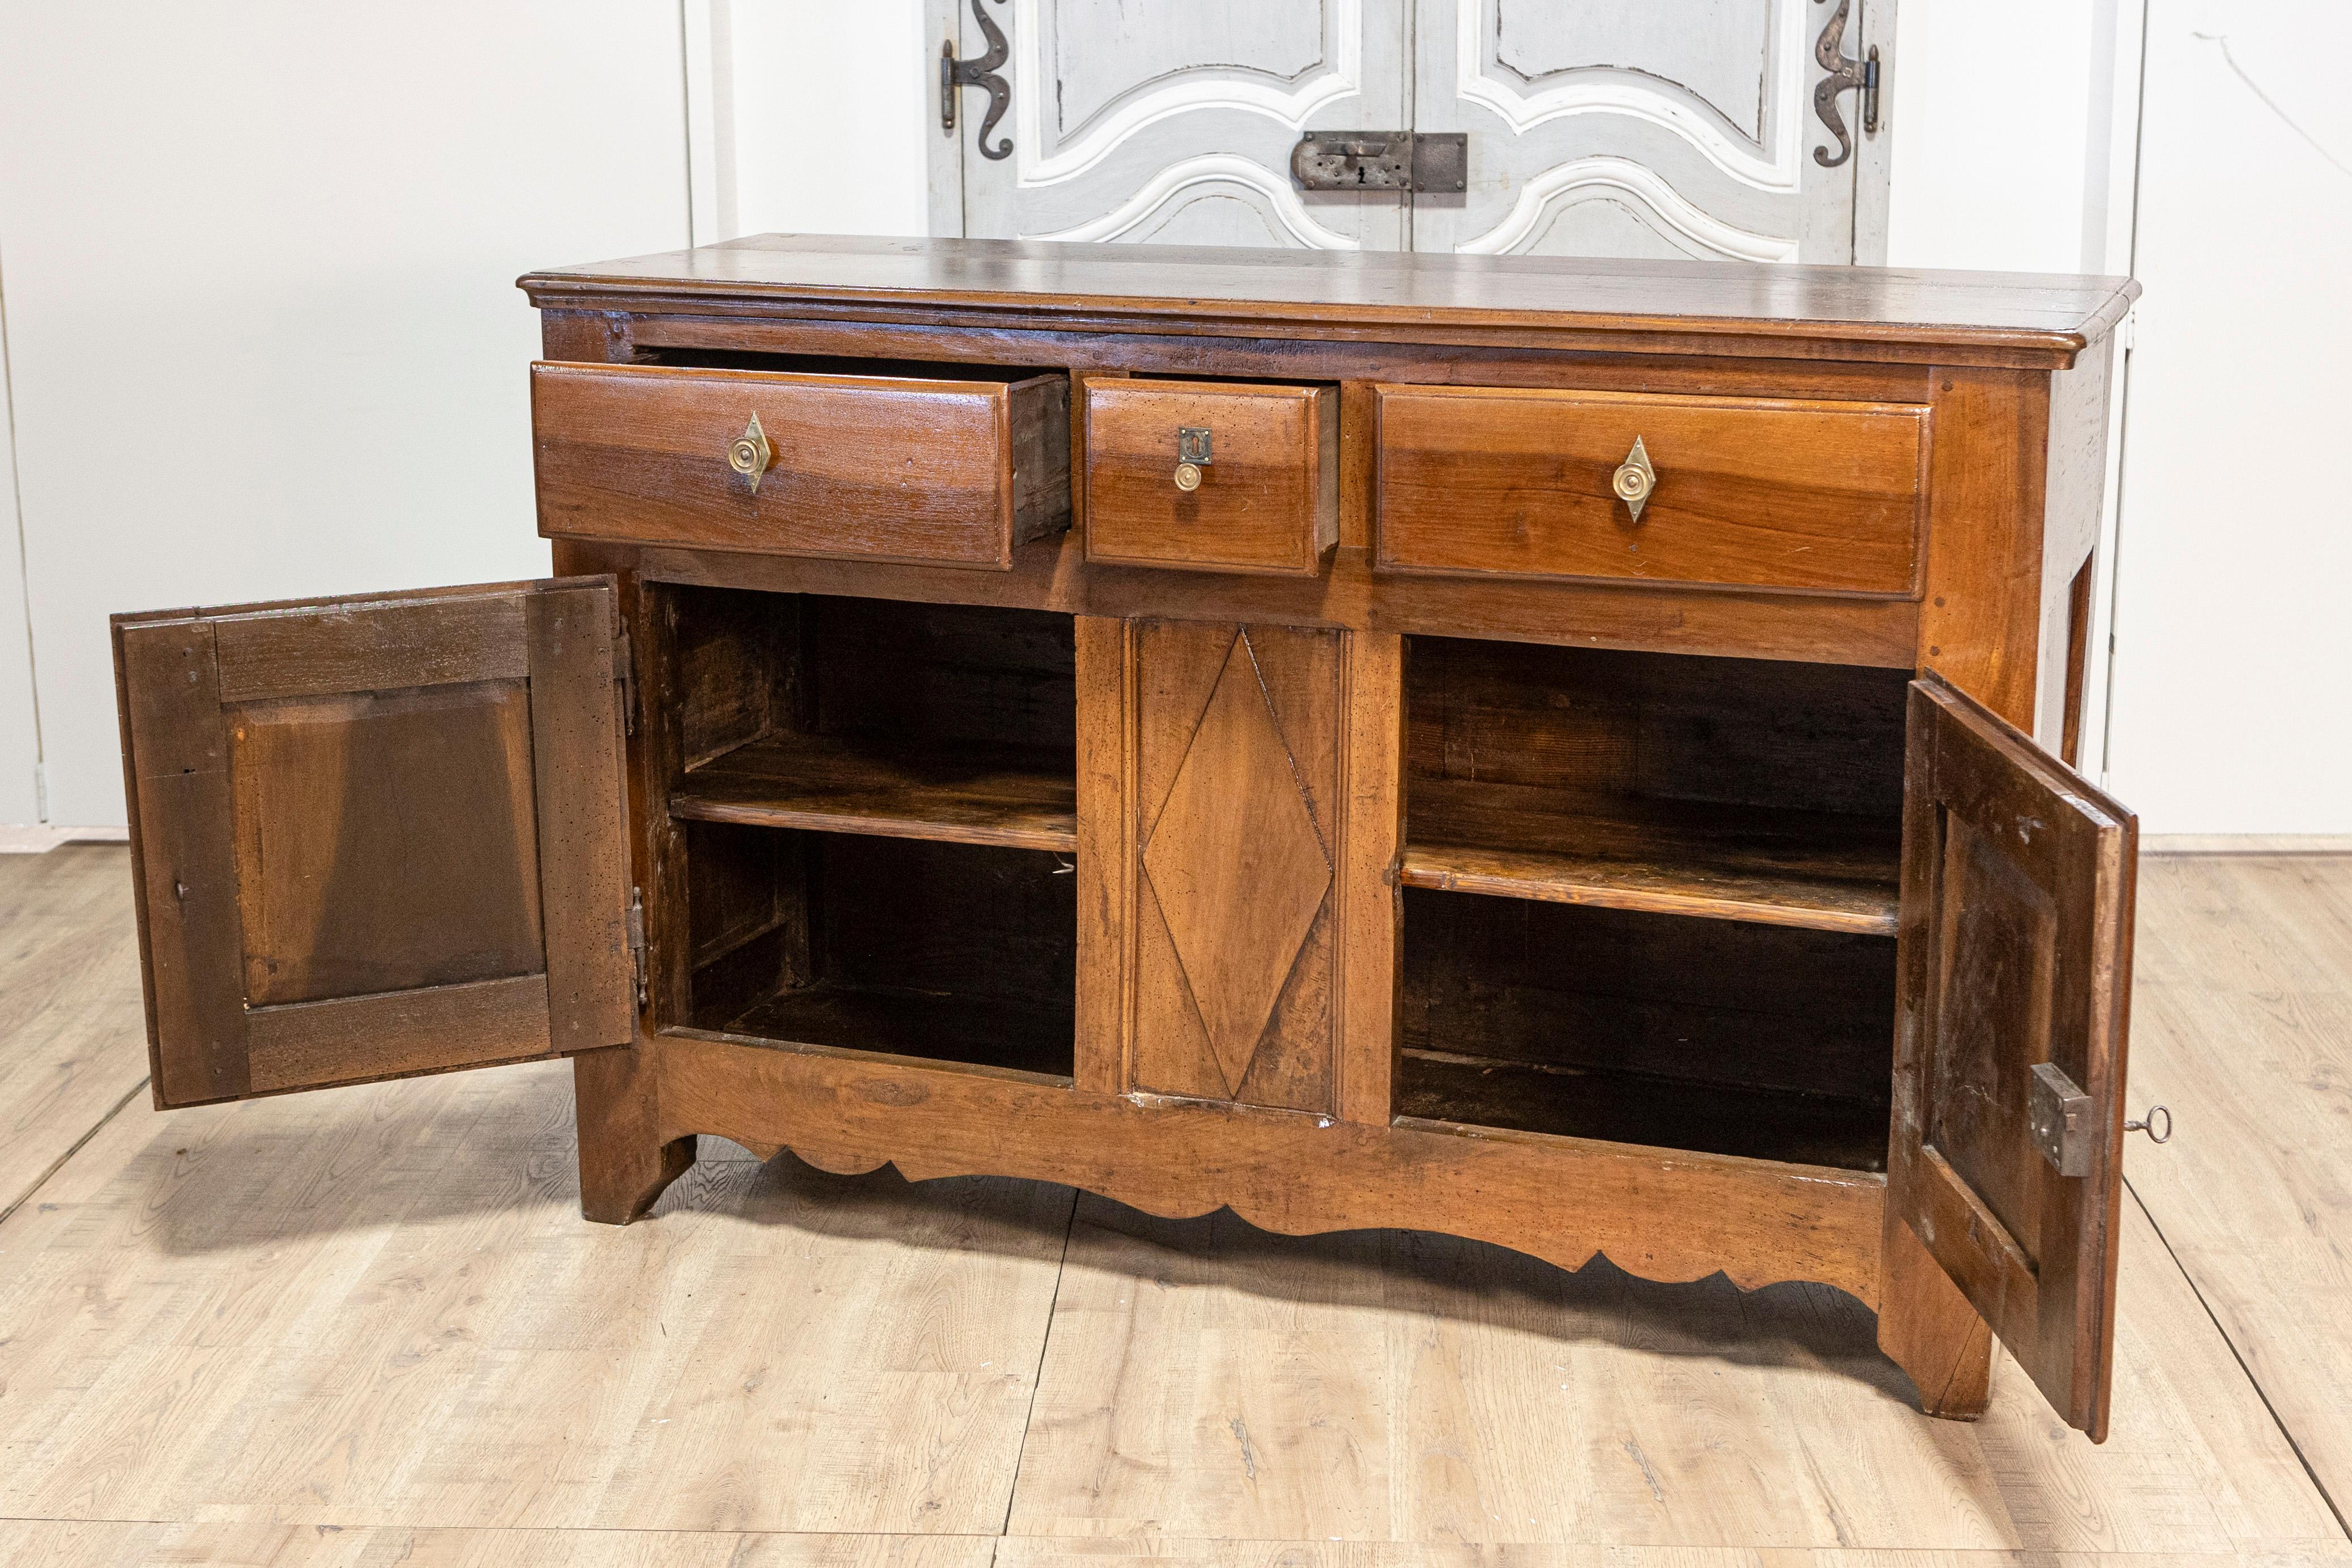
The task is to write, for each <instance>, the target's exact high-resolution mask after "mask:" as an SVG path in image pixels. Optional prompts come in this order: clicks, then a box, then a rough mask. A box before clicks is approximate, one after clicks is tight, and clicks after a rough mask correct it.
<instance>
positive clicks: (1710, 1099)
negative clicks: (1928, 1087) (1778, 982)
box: [1396, 1049, 1887, 1171]
mask: <svg viewBox="0 0 2352 1568" xmlns="http://www.w3.org/2000/svg"><path fill="white" fill-rule="evenodd" d="M1398 1069H1399V1071H1398V1081H1397V1092H1396V1110H1397V1114H1398V1115H1399V1116H1400V1117H1406V1116H1410V1117H1415V1118H1418V1119H1420V1120H1423V1121H1431V1122H1444V1123H1448V1124H1454V1125H1467V1126H1476V1127H1500V1128H1507V1129H1510V1130H1513V1131H1516V1132H1522V1133H1550V1134H1559V1135H1561V1136H1565V1137H1574V1138H1600V1139H1604V1140H1606V1141H1608V1142H1610V1143H1616V1144H1639V1145H1644V1146H1647V1147H1652V1148H1667V1149H1686V1150H1689V1151H1691V1152H1693V1153H1696V1154H1710V1155H1742V1156H1744V1157H1746V1158H1748V1159H1765V1160H1779V1161H1783V1162H1787V1163H1789V1164H1793V1165H1809V1166H1836V1167H1838V1168H1839V1169H1842V1170H1855V1171H1884V1170H1885V1168H1886V1138H1887V1110H1886V1107H1885V1105H1882V1104H1875V1103H1871V1102H1869V1101H1864V1100H1847V1099H1838V1098H1832V1097H1830V1096H1827V1095H1814V1094H1790V1093H1779V1092H1772V1091H1770V1090H1762V1089H1745V1088H1738V1087H1734V1086H1729V1085H1724V1084H1715V1083H1696V1082H1681V1081H1677V1080H1671V1079H1661V1078H1650V1077H1643V1076H1637V1075H1635V1074H1632V1073H1623V1072H1603V1071H1583V1070H1580V1069H1575V1068H1566V1067H1554V1066H1549V1065H1538V1064H1533V1063H1526V1062H1510V1061H1493V1060H1489V1059H1484V1058H1478V1057H1469V1056H1455V1055H1451V1054H1448V1053H1446V1052H1444V1051H1416V1050H1411V1049H1408V1050H1406V1051H1404V1052H1403V1053H1402V1057H1401V1059H1400V1061H1399V1063H1398Z"/></svg>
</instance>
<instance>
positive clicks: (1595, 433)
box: [1377, 386, 1927, 595]
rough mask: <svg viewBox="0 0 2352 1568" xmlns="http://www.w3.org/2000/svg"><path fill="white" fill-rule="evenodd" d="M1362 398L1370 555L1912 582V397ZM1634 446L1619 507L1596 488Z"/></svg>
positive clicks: (1698, 575)
mask: <svg viewBox="0 0 2352 1568" xmlns="http://www.w3.org/2000/svg"><path fill="white" fill-rule="evenodd" d="M1377 407H1378V411H1379V413H1378V418H1379V427H1380V428H1379V436H1378V440H1379V479H1378V482H1377V486H1378V500H1377V504H1378V507H1379V530H1380V544H1379V564H1380V565H1381V566H1382V567H1383V568H1387V569H1389V570H1398V571H1432V572H1481V573H1496V574H1499V575H1503V576H1511V577H1575V578H1615V579H1635V580H1644V581H1654V582H1673V583H1687V584H1692V585H1695V586H1715V587H1724V588H1774V589H1810V590H1812V591H1818V592H1836V593H1874V594H1890V595H1892V594H1908V593H1911V592H1913V591H1915V588H1916V581H1917V577H1918V566H1919V559H1920V555H1921V538H1922V533H1923V528H1924V523H1925V519H1926V515H1927V511H1926V498H1927V492H1926V475H1927V409H1926V408H1925V407H1922V406H1919V405H1916V404H1909V403H1859V402H1769V401H1752V400H1736V399H1730V398H1703V397H1663V396H1653V395H1648V394H1642V393H1612V392H1541V391H1519V390H1505V389H1492V388H1471V387H1402V386H1383V387H1381V388H1379V389H1378V392H1377ZM1637 440H1638V441H1639V442H1640V443H1641V444H1642V448H1643V453H1644V454H1645V455H1646V456H1647V459H1648V462H1649V464H1650V466H1651V469H1652V470H1653V472H1654V480H1652V481H1651V484H1650V488H1649V492H1648V495H1647V497H1646V498H1645V499H1644V502H1643V507H1642V508H1641V515H1640V517H1639V518H1638V519H1637V518H1636V517H1634V516H1633V507H1632V506H1631V505H1630V504H1629V503H1628V502H1626V501H1625V500H1623V499H1622V498H1621V497H1620V496H1619V494H1618V492H1617V490H1616V488H1615V484H1616V476H1617V473H1618V470H1619V469H1620V467H1621V466H1624V465H1627V463H1628V460H1629V458H1630V457H1631V456H1632V454H1633V445H1634V443H1635V442H1636V441H1637ZM1627 483H1628V486H1629V487H1632V488H1638V487H1639V482H1638V481H1634V480H1628V481H1627Z"/></svg>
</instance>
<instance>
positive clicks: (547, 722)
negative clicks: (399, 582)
mask: <svg viewBox="0 0 2352 1568" xmlns="http://www.w3.org/2000/svg"><path fill="white" fill-rule="evenodd" d="M614 625H615V621H614V591H613V587H612V584H611V581H610V580H609V579H585V580H567V581H559V582H551V583H543V584H530V585H513V586H501V587H494V588H482V589H457V590H446V591H434V592H430V593H425V594H416V595H404V596H393V597H378V598H373V599H352V600H338V601H324V602H320V603H316V604H308V605H294V606H274V607H273V606H257V607H251V608H246V609H238V610H229V611H215V612H172V613H165V614H162V615H151V616H126V617H119V618H117V621H116V622H115V633H114V634H115V647H116V658H117V667H118V675H119V680H120V684H121V694H122V699H123V704H122V706H123V752H124V767H125V771H126V773H127V775H128V779H127V782H128V785H129V791H130V795H131V807H132V838H133V848H134V854H135V857H136V859H137V862H138V865H139V886H138V894H139V914H140V929H141V935H142V944H143V948H144V955H145V957H146V971H147V977H148V988H149V1025H150V1040H151V1043H152V1051H153V1056H154V1081H155V1095H156V1099H157V1102H158V1103H161V1104H166V1105H178V1104H189V1103H196V1102H200V1101H205V1100H218V1099H228V1098H235V1097H237V1096H240V1095H245V1094H248V1093H268V1092H276V1091H279V1090H286V1089H299V1088H310V1087H317V1086H320V1085H322V1084H326V1083H333V1082H352V1081H356V1080H362V1079H369V1078H377V1077H384V1076H392V1075H397V1074H403V1073H408V1072H420V1071H439V1070H442V1069H446V1068H450V1067H462V1066H475V1065H483V1064H487V1063H488V1062H492V1061H512V1060H516V1059H519V1058H523V1057H531V1056H544V1055H550V1054H554V1053H557V1052H561V1051H577V1050H583V1049H589V1048H593V1047H599V1046H608V1045H617V1044H623V1043H625V1042H626V1041H627V1040H629V1039H630V1036H631V1031H632V1028H633V1022H634V1016H635V1007H634V1001H635V986H634V976H633V965H632V961H631V957H630V954H629V951H628V932H627V913H628V886H627V883H628V875H627V861H626V846H625V837H624V826H623V824H624V810H623V796H622V785H621V754H620V724H619V706H618V688H617V687H616V685H615V684H614Z"/></svg>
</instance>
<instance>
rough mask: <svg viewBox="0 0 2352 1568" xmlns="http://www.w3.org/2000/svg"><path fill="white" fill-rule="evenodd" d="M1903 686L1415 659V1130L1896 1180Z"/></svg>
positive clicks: (1833, 677) (1628, 660)
mask: <svg viewBox="0 0 2352 1568" xmlns="http://www.w3.org/2000/svg"><path fill="white" fill-rule="evenodd" d="M1907 679H1908V675H1907V673H1906V672H1905V671H1901V670H1879V669H1867V668H1859V667H1852V666H1843V665H1832V664H1791V663H1779V662H1772V661H1764V660H1750V659H1713V658H1698V657H1692V656H1687V655H1675V654H1654V653H1619V652H1614V651H1607V650H1596V649H1582V648H1556V647H1547V646H1535V645H1528V644H1518V643H1490V642H1475V641H1470V640H1465V639H1451V638H1434V637H1414V638H1411V639H1409V640H1408V646H1407V658H1406V682H1405V686H1406V696H1405V701H1406V733H1407V746H1406V781H1405V811H1406V828H1405V841H1406V848H1405V856H1404V867H1403V879H1402V880H1403V881H1404V883H1405V884H1406V888H1407V892H1406V894H1405V899H1404V956H1403V973H1402V977H1401V982H1402V983H1401V987H1400V994H1401V997H1402V1011H1401V1016H1400V1019H1399V1037H1400V1047H1401V1051H1400V1057H1399V1068H1398V1080H1397V1089H1396V1110H1397V1112H1398V1113H1399V1114H1401V1115H1407V1116H1415V1117H1424V1118H1430V1119H1433V1120H1439V1121H1445V1122H1454V1123H1467V1124H1477V1125H1487V1126H1501V1127H1511V1128H1516V1129H1519V1130H1523V1131H1531V1132H1545V1133H1560V1134H1573V1135H1576V1136H1581V1137H1597V1138H1608V1139H1612V1140H1614V1141H1619V1142H1626V1143H1639V1144H1648V1145H1663V1146H1668V1147H1675V1148H1683V1149H1692V1150H1699V1151H1705V1152H1710V1153H1719V1154H1738V1155H1752V1156H1756V1157H1761V1158H1771V1159H1781V1160H1790V1161H1796V1162H1800V1163H1804V1164H1816V1165H1831V1166H1844V1167H1847V1168H1853V1169H1867V1170H1876V1169H1883V1168H1884V1166H1885V1151H1886V1131H1887V1124H1886V1117H1887V1103H1888V1092H1889V1079H1890V1073H1891V1063H1892V1051H1893V1040H1894V1008H1895V942H1894V931H1895V906H1896V878H1897V870H1898V859H1899V855H1898V852H1899V846H1900V837H1901V812H1902V790H1903V725H1904V700H1905V686H1906V682H1907Z"/></svg>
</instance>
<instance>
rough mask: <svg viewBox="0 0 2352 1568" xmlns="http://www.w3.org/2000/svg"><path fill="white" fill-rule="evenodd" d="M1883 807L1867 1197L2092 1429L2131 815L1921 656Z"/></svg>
mask: <svg viewBox="0 0 2352 1568" xmlns="http://www.w3.org/2000/svg"><path fill="white" fill-rule="evenodd" d="M1904 810H1905V821H1904V831H1903V894H1902V916H1901V929H1900V934H1899V937H1898V949H1899V951H1898V956H1897V960H1896V963H1897V968H1898V970H1899V973H1900V977H1901V981H1900V984H1901V991H1900V998H1899V1005H1898V1009H1897V1013H1896V1023H1895V1120H1894V1141H1893V1146H1892V1149H1891V1151H1890V1155H1889V1161H1888V1167H1887V1186H1888V1198H1889V1202H1890V1204H1891V1206H1892V1210H1893V1212H1894V1213H1895V1215H1897V1216H1899V1217H1900V1218H1902V1219H1903V1220H1904V1221H1905V1222H1906V1223H1907V1224H1908V1225H1909V1226H1910V1227H1911V1228H1912V1229H1913V1230H1914V1231H1915V1232H1916V1234H1917V1235H1918V1238H1919V1239H1920V1241H1921V1242H1922V1243H1923V1244H1924V1245H1925V1246H1926V1248H1927V1251H1928V1253H1929V1254H1930V1255H1931V1256H1933V1257H1934V1258H1935V1260H1936V1261H1937V1263H1938V1264H1939V1265H1941V1266H1942V1268H1943V1269H1944V1270H1945V1271H1946V1272H1947V1273H1948V1274H1949V1275H1950V1276H1951V1278H1952V1281H1953V1282H1954V1283H1955V1284H1957V1285H1958V1287H1959V1289H1960V1291H1961V1292H1962V1293H1963V1294H1965V1295H1966V1296H1967V1297H1968V1299H1969V1302H1970V1303H1971V1304H1972V1305H1973V1306H1975V1308H1976V1309H1977V1311H1978V1312H1980V1313H1981V1314H1982V1315H1983V1316H1984V1318H1985V1319H1986V1321H1987V1322H1990V1324H1991V1325H1992V1327H1993V1331H1994V1332H1995V1333H1998V1334H2000V1338H2001V1340H2002V1343H2005V1344H2007V1345H2008V1346H2009V1348H2010V1351H2011V1354H2014V1355H2015V1356H2016V1357H2017V1360H2018V1362H2019V1364H2021V1365H2022V1366H2023V1367H2024V1368H2025V1370H2026V1372H2027V1374H2028V1375H2031V1376H2032V1378H2033V1380H2034V1382H2035V1384H2036V1385H2039V1386H2040V1387H2041V1389H2042V1393H2043V1395H2044V1396H2046V1397H2047V1398H2048V1399H2049V1400H2050V1403H2051V1404H2052V1406H2054V1407H2055V1408H2056V1409H2057V1411H2058V1412H2059V1414H2060V1415H2062V1416H2064V1417H2065V1418H2066V1420H2067V1421H2068V1422H2069V1423H2070V1424H2071V1425H2073V1426H2075V1427H2081V1428H2083V1429H2084V1431H2087V1432H2089V1433H2090V1434H2091V1436H2092V1437H2093V1438H2094V1439H2103V1438H2104V1437H2105V1435H2106V1423H2107V1401H2108V1392H2109V1383H2110V1372H2111V1369H2112V1365H2113V1362H2114V1358H2115V1292H2116V1245H2117V1239H2118V1234H2119V1228H2120V1227H2119V1223H2118V1219H2117V1216H2116V1201H2117V1198H2118V1197H2119V1195H2120V1193H2121V1191H2122V1185H2123V1155H2122V1141H2123V1087H2124V1056H2125V1045H2126V1032H2127V1027H2128V1013H2129V1007H2130V999H2131V923H2132V893H2133V871H2134V860H2135V856H2136V854H2137V840H2138V826H2137V821H2136V820H2135V819H2134V818H2133V816H2132V815H2131V813H2130V812H2128V811H2126V810H2124V809H2123V808H2122V807H2120V806H2118V805H2116V803H2115V802H2114V801H2113V800H2109V799H2108V798H2107V797H2106V796H2105V795H2104V794H2102V793H2101V792H2099V791H2098V790H2096V789H2093V788H2091V787H2090V786H2089V785H2088V784H2086V783H2084V781H2083V780H2082V779H2080V778H2079V777H2078V776H2076V775H2075V774H2074V772H2073V771H2072V770H2071V769H2069V768H2066V767H2064V766H2063V764H2061V763H2059V762H2058V761H2057V760H2056V759H2055V758H2052V757H2051V756H2049V755H2048V754H2047V753H2046V752H2043V751H2042V749H2041V748H2040V747H2036V746H2035V745H2034V744H2033V743H2032V740H2031V739H2029V738H2028V737H2026V736H2025V735H2023V734H2022V733H2021V732H2020V731H2018V730H2017V729H2015V728H2014V727H2011V726H2010V725H2008V724H2006V723H2004V722H2002V721H2001V720H2000V718H1998V717H1996V716H1993V714H1992V713H1991V712H1990V711H1989V710H1988V709H1986V708H1984V707H1982V706H1979V704H1977V703H1975V702H1974V701H1972V700H1970V699H1969V697H1967V696H1965V695H1962V694H1961V693H1960V692H1958V690H1957V689H1955V688H1954V687H1952V686H1951V685H1948V683H1946V682H1945V681H1944V680H1943V679H1942V678H1941V677H1939V676H1936V675H1932V674H1931V675H1927V676H1925V677H1923V678H1921V679H1920V680H1918V681H1916V682H1914V683H1913V684H1912V686H1911V695H1910V715H1909V734H1908V740H1907V751H1906V761H1905V808H1904ZM2053 1113H2055V1118H2056V1119H2055V1120H2053ZM2069 1123H2071V1130H2069V1128H2068V1125H2067V1124H2069Z"/></svg>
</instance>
